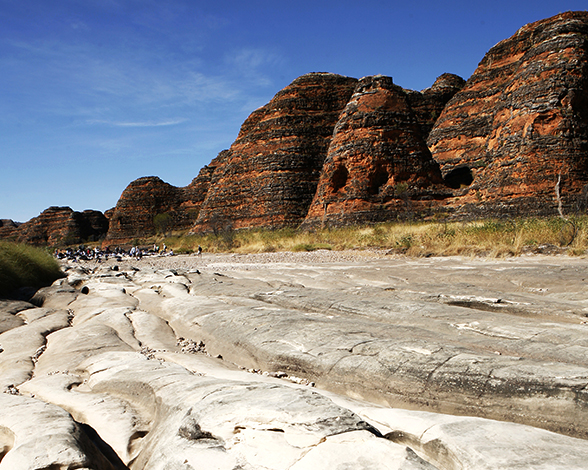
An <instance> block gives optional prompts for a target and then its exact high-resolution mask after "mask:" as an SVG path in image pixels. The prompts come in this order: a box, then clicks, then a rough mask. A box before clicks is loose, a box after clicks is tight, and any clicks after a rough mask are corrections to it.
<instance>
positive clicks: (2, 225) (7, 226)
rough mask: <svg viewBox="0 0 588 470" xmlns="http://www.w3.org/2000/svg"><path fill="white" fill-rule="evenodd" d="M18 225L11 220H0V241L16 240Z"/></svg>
mask: <svg viewBox="0 0 588 470" xmlns="http://www.w3.org/2000/svg"><path fill="white" fill-rule="evenodd" d="M17 229H18V224H17V223H16V222H15V221H14V220H11V219H0V240H10V239H12V238H16V232H17Z"/></svg>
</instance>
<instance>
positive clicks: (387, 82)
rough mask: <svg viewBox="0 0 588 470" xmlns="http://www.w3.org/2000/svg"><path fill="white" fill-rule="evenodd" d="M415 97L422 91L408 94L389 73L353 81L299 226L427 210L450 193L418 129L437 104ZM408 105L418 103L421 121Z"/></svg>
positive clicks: (388, 217)
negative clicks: (312, 193)
mask: <svg viewBox="0 0 588 470" xmlns="http://www.w3.org/2000/svg"><path fill="white" fill-rule="evenodd" d="M439 88H441V86H440V85H439ZM451 90H454V88H451ZM432 93H433V92H429V95H430V94H432ZM450 94H451V93H450V92H448V95H450ZM417 95H418V96H424V95H422V94H418V93H416V92H413V93H411V94H410V95H409V94H407V93H406V91H405V90H403V89H402V88H401V87H399V86H397V85H394V83H392V78H391V77H384V76H381V75H377V76H373V77H365V78H362V79H361V80H360V81H359V83H358V84H357V86H356V88H355V91H354V93H353V96H352V97H351V99H350V101H349V102H348V103H347V106H346V107H345V110H344V111H343V112H342V113H341V116H340V117H339V121H338V122H337V125H336V126H335V132H334V135H333V139H332V140H331V143H330V146H329V152H328V156H327V159H326V161H325V164H324V165H323V169H322V172H321V178H320V182H319V185H318V189H317V191H316V194H315V196H314V199H313V202H312V205H311V207H310V209H309V211H308V215H307V217H306V221H305V224H307V225H313V224H316V223H317V222H318V221H320V222H322V223H325V222H329V223H336V224H339V225H340V224H346V223H347V224H348V223H358V222H379V221H384V220H391V219H395V218H398V217H401V216H403V215H404V216H406V214H408V213H411V214H412V213H413V212H414V211H416V212H417V213H419V212H422V211H427V209H428V207H429V206H430V205H431V201H434V200H435V199H440V198H443V197H447V196H448V195H449V194H448V191H446V190H444V188H441V187H440V185H441V184H442V182H443V180H442V178H441V172H440V170H439V166H438V164H437V163H436V162H435V161H434V160H433V159H432V157H431V153H430V152H429V149H428V148H427V146H426V143H425V138H426V135H423V133H422V132H423V131H425V130H426V129H427V128H428V127H429V126H430V125H431V120H432V116H434V114H435V113H436V112H439V111H440V109H439V106H437V107H436V108H434V107H433V106H431V107H430V108H434V109H430V108H429V107H428V106H427V103H426V101H425V100H424V99H421V100H420V102H419V100H418V99H417V98H416V96H417ZM409 96H412V99H409ZM411 102H413V103H417V104H418V105H419V106H420V108H419V115H420V116H421V119H422V121H419V119H418V118H417V116H416V114H415V112H414V111H413V109H412V108H411ZM429 109H430V111H429ZM435 185H436V187H435Z"/></svg>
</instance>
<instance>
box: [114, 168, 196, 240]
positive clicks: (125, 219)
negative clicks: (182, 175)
mask: <svg viewBox="0 0 588 470" xmlns="http://www.w3.org/2000/svg"><path fill="white" fill-rule="evenodd" d="M200 173H201V174H204V175H206V168H205V169H203V170H202V171H201V172H200ZM199 178H200V175H199V177H197V178H195V179H194V180H193V181H192V183H191V184H190V186H188V187H186V188H178V187H176V186H172V185H171V184H169V183H166V182H164V181H162V180H161V179H160V178H158V177H156V176H147V177H143V178H139V179H137V180H135V181H133V182H132V183H131V184H129V185H128V186H127V187H126V189H125V190H124V191H123V193H122V195H121V197H120V199H119V200H118V202H117V203H116V207H115V208H114V210H113V211H112V214H111V216H110V224H109V228H108V234H107V236H106V238H105V240H104V241H103V243H102V245H103V246H109V245H126V244H130V243H132V242H133V241H134V240H135V239H138V238H142V237H147V236H151V235H155V234H156V233H158V232H160V233H169V232H171V231H172V230H181V229H187V228H189V227H190V226H191V225H192V223H193V222H194V220H195V218H196V215H197V214H198V209H199V204H200V203H201V201H202V199H199V198H202V191H201V190H200V189H201V188H200V186H201V185H200V184H199V181H200V179H199ZM201 179H202V178H201Z"/></svg>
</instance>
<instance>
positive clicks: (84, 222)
mask: <svg viewBox="0 0 588 470" xmlns="http://www.w3.org/2000/svg"><path fill="white" fill-rule="evenodd" d="M107 231H108V219H107V218H106V217H105V216H104V214H103V213H102V212H100V211H94V210H86V211H83V212H76V211H74V210H72V209H71V208H70V207H57V206H52V207H49V208H48V209H46V210H44V211H43V212H42V213H41V214H40V215H39V216H37V217H34V218H33V219H31V220H29V221H28V222H25V223H24V224H22V225H20V226H18V227H17V228H16V229H15V231H14V232H12V233H11V235H10V238H14V235H15V234H16V240H17V241H18V242H20V243H28V244H31V245H46V246H63V245H69V244H77V243H82V242H87V241H96V240H99V239H100V238H103V237H104V236H105V235H106V233H107Z"/></svg>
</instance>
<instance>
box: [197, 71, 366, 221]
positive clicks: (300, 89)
mask: <svg viewBox="0 0 588 470" xmlns="http://www.w3.org/2000/svg"><path fill="white" fill-rule="evenodd" d="M356 83H357V80H356V79H354V78H349V77H343V76H341V75H335V74H329V73H311V74H307V75H303V76H302V77H299V78H297V79H296V80H294V81H293V82H292V83H291V84H290V85H288V86H287V87H286V88H284V89H283V90H281V91H280V92H279V93H278V94H277V95H276V96H274V98H273V99H272V100H271V101H270V102H269V103H268V104H267V105H265V106H263V107H261V108H259V109H257V110H256V111H254V112H253V113H252V114H251V115H250V116H249V117H248V118H247V120H246V121H245V122H244V123H243V126H242V127H241V130H240V132H239V135H238V137H237V139H236V140H235V142H234V143H233V145H232V146H231V148H230V150H229V154H228V155H227V157H226V159H225V160H224V164H221V165H219V166H218V167H217V169H216V171H215V173H214V175H213V177H212V181H211V185H210V189H209V191H208V194H207V196H206V199H205V201H204V203H203V205H202V208H201V211H200V214H199V217H198V220H197V222H196V224H195V225H194V227H193V228H192V231H194V232H199V231H214V230H216V229H217V228H218V227H225V226H227V227H230V228H233V229H239V228H244V227H258V226H266V227H282V226H288V225H297V224H299V223H300V222H302V220H303V219H304V217H305V216H306V213H307V211H308V207H309V205H310V202H311V201H312V197H313V196H314V192H315V190H316V186H317V183H318V179H319V174H320V171H321V168H322V165H323V162H324V160H325V157H326V155H327V149H328V146H329V143H330V140H331V137H332V135H333V129H334V127H335V124H336V123H337V120H338V118H339V114H340V113H341V111H342V110H343V108H344V107H345V105H346V104H347V101H348V100H349V97H350V96H351V94H352V93H353V89H354V88H355V84H356Z"/></svg>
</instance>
